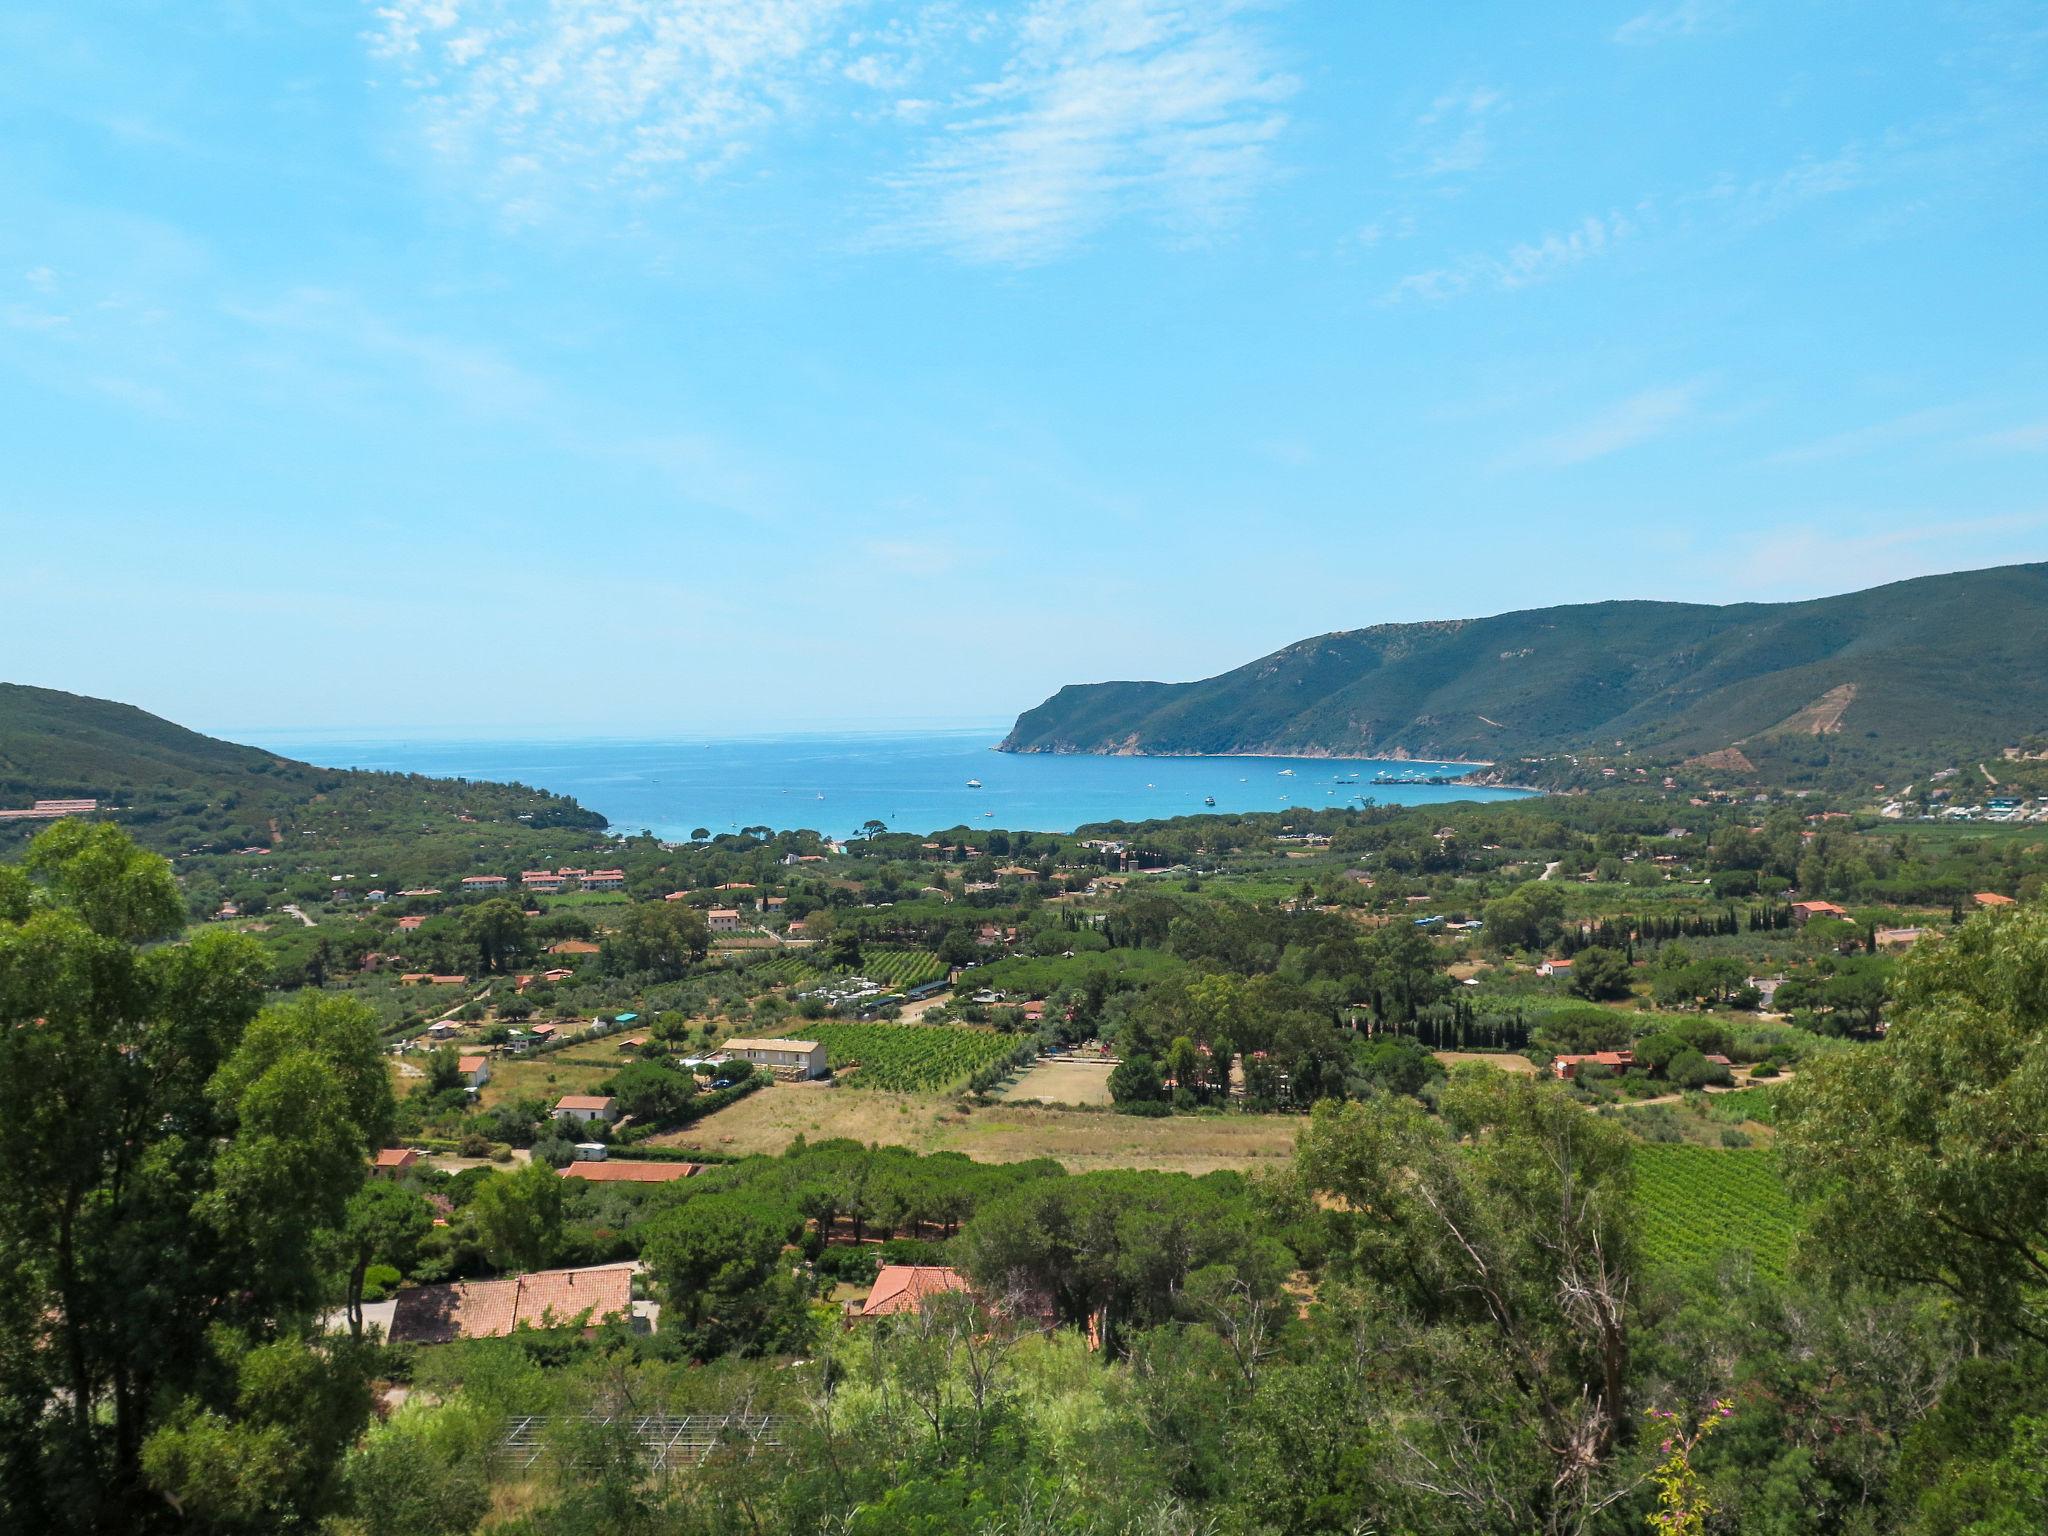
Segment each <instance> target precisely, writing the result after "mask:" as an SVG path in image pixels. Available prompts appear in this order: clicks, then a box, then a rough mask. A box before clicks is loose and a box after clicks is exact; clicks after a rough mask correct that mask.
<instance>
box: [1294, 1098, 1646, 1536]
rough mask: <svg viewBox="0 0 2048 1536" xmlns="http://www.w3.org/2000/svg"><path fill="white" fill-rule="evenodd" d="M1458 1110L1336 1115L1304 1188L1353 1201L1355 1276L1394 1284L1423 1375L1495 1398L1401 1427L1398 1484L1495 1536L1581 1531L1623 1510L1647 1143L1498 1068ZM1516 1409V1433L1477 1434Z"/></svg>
mask: <svg viewBox="0 0 2048 1536" xmlns="http://www.w3.org/2000/svg"><path fill="white" fill-rule="evenodd" d="M1442 1102H1443V1109H1444V1116H1443V1119H1442V1120H1441V1121H1439V1120H1437V1119H1436V1118H1434V1117H1432V1116H1430V1115H1429V1114H1427V1113H1426V1112H1425V1111H1424V1110H1423V1109H1422V1108H1421V1107H1420V1106H1419V1105H1417V1104H1415V1103H1414V1102H1413V1101H1411V1100H1407V1099H1397V1098H1378V1099H1373V1100H1369V1101H1364V1102H1353V1103H1348V1104H1341V1105H1340V1104H1334V1103H1332V1104H1322V1105H1318V1106H1317V1108H1316V1110H1315V1113H1314V1114H1313V1115H1312V1116H1311V1118H1310V1120H1309V1125H1308V1129H1307V1131H1306V1132H1305V1133H1304V1135H1303V1137H1302V1142H1301V1150H1300V1153H1299V1156H1298V1158H1297V1176H1298V1177H1299V1178H1300V1179H1301V1180H1302V1182H1303V1185H1304V1187H1305V1189H1306V1191H1307V1192H1308V1193H1309V1194H1310V1195H1312V1196H1313V1197H1316V1198H1317V1199H1319V1200H1324V1201H1327V1200H1329V1199H1330V1198H1331V1197H1334V1198H1335V1200H1336V1201H1337V1202H1338V1210H1337V1214H1336V1216H1335V1218H1334V1220H1335V1228H1336V1232H1337V1242H1338V1253H1337V1256H1336V1270H1337V1273H1338V1274H1339V1275H1350V1276H1356V1277H1359V1278H1361V1279H1366V1280H1369V1281H1371V1282H1372V1283H1374V1284H1376V1285H1378V1286H1380V1287H1381V1288H1382V1289H1383V1290H1384V1291H1385V1293H1386V1294H1387V1295H1388V1297H1389V1298H1390V1299H1391V1300H1392V1301H1393V1302H1394V1303H1395V1304H1396V1305H1397V1306H1398V1308H1399V1309H1400V1316H1401V1318H1402V1320H1403V1322H1404V1323H1405V1325H1406V1330H1407V1332H1406V1344H1407V1348H1408V1349H1410V1350H1412V1351H1413V1352H1415V1355H1416V1356H1417V1357H1418V1363H1419V1368H1421V1369H1423V1370H1424V1371H1425V1372H1430V1367H1429V1366H1428V1364H1427V1363H1426V1362H1427V1361H1428V1360H1429V1359H1430V1358H1431V1357H1432V1356H1435V1355H1440V1356H1441V1359H1440V1361H1439V1365H1440V1367H1441V1370H1440V1371H1439V1372H1431V1374H1440V1375H1441V1376H1442V1377H1443V1378H1444V1379H1445V1380H1446V1381H1447V1382H1457V1383H1458V1384H1459V1387H1458V1389H1459V1390H1469V1391H1471V1392H1472V1393H1474V1394H1475V1395H1474V1397H1473V1400H1472V1404H1471V1405H1469V1411H1466V1409H1464V1408H1461V1406H1459V1405H1451V1404H1446V1405H1445V1406H1444V1409H1443V1411H1442V1412H1441V1413H1439V1412H1425V1413H1420V1414H1416V1415H1413V1416H1412V1418H1411V1419H1410V1420H1409V1421H1408V1422H1406V1423H1404V1424H1403V1425H1402V1426H1400V1428H1399V1429H1398V1431H1397V1439H1396V1446H1397V1453H1396V1455H1395V1456H1394V1465H1395V1467H1396V1468H1397V1472H1396V1475H1397V1476H1400V1477H1403V1478H1406V1479H1409V1480H1411V1481H1412V1484H1413V1486H1415V1487H1416V1488H1417V1489H1418V1490H1419V1491H1422V1492H1425V1493H1428V1494H1430V1495H1431V1496H1432V1497H1444V1498H1451V1499H1454V1500H1456V1501H1458V1502H1460V1503H1461V1504H1463V1505H1465V1506H1466V1512H1467V1518H1468V1520H1469V1521H1471V1522H1472V1524H1473V1525H1474V1526H1475V1527H1478V1528H1486V1529H1495V1528H1498V1529H1504V1530H1543V1531H1548V1532H1566V1531H1576V1530H1580V1529H1582V1528H1583V1526H1584V1524H1585V1522H1586V1520H1587V1519H1588V1518H1589V1517H1590V1514H1591V1512H1592V1511H1593V1510H1595V1509H1597V1508H1599V1507H1601V1506H1602V1505H1604V1504H1605V1503H1606V1502H1607V1501H1609V1500H1610V1499H1611V1498H1613V1497H1616V1496H1618V1490H1617V1484H1616V1483H1615V1481H1614V1480H1613V1470H1612V1464H1613V1459H1614V1453H1615V1449H1616V1445H1617V1441H1618V1439H1619V1437H1620V1435H1621V1430H1622V1424H1623V1422H1624V1420H1625V1416H1626V1412H1627V1396H1628V1363H1629V1349H1630V1327H1631V1318H1630V1307H1629V1292H1630V1284H1631V1278H1632V1272H1633V1267H1634V1260H1633V1243H1632V1238H1631V1227H1630V1223H1631V1220H1632V1208H1631V1198H1632V1193H1633V1163H1632V1161H1631V1156H1630V1140H1629V1138H1628V1136H1627V1134H1626V1133H1625V1132H1623V1131H1620V1130H1618V1129H1616V1128H1615V1127H1613V1126H1610V1125H1608V1124H1606V1123H1604V1122H1602V1121H1600V1120H1598V1119H1597V1118H1595V1117H1594V1116H1592V1115H1588V1114H1586V1113H1585V1112H1584V1111H1583V1110H1582V1109H1580V1108H1579V1107H1578V1106H1577V1104H1575V1103H1574V1102H1573V1101H1572V1099H1571V1098H1570V1097H1569V1095H1567V1094H1566V1093H1564V1092H1563V1091H1561V1090H1560V1089H1558V1088H1557V1087H1556V1086H1555V1085H1552V1084H1547V1083H1539V1082H1534V1081H1531V1080H1527V1079H1521V1078H1514V1077H1510V1076H1509V1075H1508V1074H1507V1073H1504V1072H1496V1071H1493V1070H1492V1069H1490V1068H1487V1067H1469V1068H1465V1069H1462V1070H1460V1071H1458V1072H1456V1073H1453V1074H1452V1076H1451V1080H1450V1083H1449V1085H1448V1086H1447V1087H1446V1088H1445V1090H1444V1093H1443V1100H1442ZM1461 1138H1462V1141H1463V1144H1462V1145H1461V1144H1460V1140H1461ZM1447 1325H1460V1326H1458V1327H1451V1326H1447ZM1465 1330H1479V1331H1480V1332H1481V1333H1483V1334H1484V1335H1485V1336H1488V1337H1490V1339H1491V1340H1492V1343H1493V1346H1494V1348H1493V1351H1492V1352H1491V1354H1489V1355H1484V1356H1482V1355H1476V1354H1474V1353H1473V1352H1472V1351H1471V1350H1470V1349H1469V1348H1467V1346H1466V1343H1465V1342H1464V1333H1465ZM1503 1403H1506V1404H1511V1405H1512V1407H1511V1408H1510V1409H1509V1411H1508V1414H1507V1417H1506V1418H1505V1419H1501V1420H1499V1421H1498V1426H1497V1428H1496V1429H1494V1430H1493V1431H1491V1432H1489V1433H1487V1434H1483V1435H1482V1434H1479V1433H1476V1432H1474V1431H1475V1429H1476V1422H1477V1421H1478V1420H1479V1417H1480V1414H1482V1413H1484V1414H1485V1415H1488V1416H1493V1415H1495V1414H1496V1413H1497V1411H1498V1408H1499V1406H1500V1405H1501V1404H1503ZM1529 1426H1533V1427H1534V1428H1535V1430H1536V1431H1537V1434H1536V1439H1535V1442H1534V1443H1533V1445H1532V1444H1531V1443H1530V1442H1529V1441H1528V1440H1527V1438H1526V1433H1527V1428H1528V1427H1529ZM1532 1457H1534V1458H1535V1459H1534V1460H1533V1461H1532ZM1625 1486H1626V1485H1625V1484H1620V1485H1619V1487H1621V1488H1625Z"/></svg>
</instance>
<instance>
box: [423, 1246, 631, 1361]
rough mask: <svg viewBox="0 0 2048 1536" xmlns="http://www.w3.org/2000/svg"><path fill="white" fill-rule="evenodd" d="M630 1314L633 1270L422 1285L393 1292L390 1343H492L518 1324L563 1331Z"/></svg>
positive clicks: (552, 1272)
mask: <svg viewBox="0 0 2048 1536" xmlns="http://www.w3.org/2000/svg"><path fill="white" fill-rule="evenodd" d="M632 1312H633V1269H632V1266H631V1265H629V1264H603V1265H598V1266H596V1267H595V1268H591V1269H547V1270H541V1271H539V1272H538V1273H535V1274H531V1275H515V1276H512V1277H511V1278H509V1279H504V1280H465V1281H458V1282H456V1283H455V1284H453V1285H422V1286H417V1287H415V1288H414V1289H412V1290H407V1291H400V1292H399V1293H398V1298H397V1305H396V1306H395V1307H394V1308H393V1309H392V1317H391V1340H392V1342H393V1343H398V1342H402V1341H407V1340H411V1341H414V1342H417V1343H421V1344H445V1343H447V1342H448V1341H449V1340H451V1339H495V1338H501V1337H503V1336H504V1335H506V1334H508V1333H510V1332H512V1330H513V1329H515V1328H518V1327H520V1326H522V1325H524V1326H526V1327H531V1328H544V1327H551V1326H552V1327H563V1326H566V1325H568V1324H571V1323H574V1322H576V1321H577V1320H578V1319H584V1320H585V1321H587V1322H588V1323H592V1324H595V1323H601V1322H605V1321H607V1320H609V1319H611V1318H614V1317H630V1316H631V1315H632Z"/></svg>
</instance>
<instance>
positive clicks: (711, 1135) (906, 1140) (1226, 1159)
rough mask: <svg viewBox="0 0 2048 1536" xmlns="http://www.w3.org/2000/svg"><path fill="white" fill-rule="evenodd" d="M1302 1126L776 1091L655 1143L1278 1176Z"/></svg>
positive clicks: (801, 1086) (820, 1087)
mask: <svg viewBox="0 0 2048 1536" xmlns="http://www.w3.org/2000/svg"><path fill="white" fill-rule="evenodd" d="M1301 1125H1302V1122H1301V1120H1300V1119H1299V1118H1297V1117H1295V1116H1291V1115H1173V1116H1169V1117H1168V1118H1166V1119H1163V1120H1144V1119H1139V1118H1137V1117H1135V1116H1132V1115H1116V1114H1108V1113H1105V1112H1103V1111H1100V1110H1076V1109H1066V1110H1061V1109H1045V1108H1041V1107H1039V1106H1037V1105H1031V1104H1004V1105H1001V1106H1000V1107H996V1108H989V1109H975V1110H968V1111H962V1110H961V1109H959V1108H958V1107H957V1106H955V1105H954V1104H953V1103H952V1102H950V1101H949V1100H946V1099H942V1098H935V1097H932V1096H930V1095H926V1094H910V1093H883V1092H876V1091H869V1092H867V1093H856V1092H853V1091H850V1090H849V1089H847V1088H846V1087H844V1086H833V1085H831V1084H827V1083H783V1084H778V1085H776V1086H775V1087H773V1088H767V1089H763V1090H761V1091H760V1092H758V1093H752V1094H749V1095H748V1096H747V1097H746V1098H744V1099H741V1100H740V1101H739V1102H738V1103H737V1104H732V1105H728V1106H727V1107H726V1108H724V1109H721V1110H719V1111H718V1112H717V1113H716V1114H713V1115H709V1116H706V1117H705V1118H704V1119H702V1120H700V1121H698V1122H697V1123H696V1124H695V1125H692V1126H688V1127H686V1128H685V1129H683V1130H680V1131H675V1132H671V1133H670V1134H668V1135H666V1136H657V1137H656V1138H655V1140H656V1141H657V1142H661V1143H663V1144H666V1145H668V1146H678V1147H696V1148H700V1149H704V1150H709V1151H715V1152H732V1153H740V1154H747V1153H754V1152H766V1153H778V1152H781V1151H783V1150H784V1149H785V1148H786V1147H788V1146H789V1144H790V1143H791V1142H792V1141H794V1140H796V1138H797V1137H799V1136H803V1137H805V1138H807V1139H809V1140H811V1141H820V1140H825V1139H829V1138H832V1137H840V1136H843V1137H848V1138H850V1139H852V1140H854V1141H859V1142H865V1143H870V1144H880V1145H883V1146H897V1147H909V1148H911V1149H912V1150H913V1151H917V1152H926V1153H929V1152H962V1153H965V1154H966V1155H967V1156H969V1157H971V1158H973V1159H975V1160H976V1161H977V1162H984V1163H1015V1162H1024V1161H1027V1160H1029V1159H1031V1158H1034V1157H1050V1158H1054V1159H1056V1160H1058V1161H1059V1162H1061V1163H1063V1164H1065V1165H1066V1167H1068V1168H1069V1169H1071V1170H1072V1171H1074V1172H1076V1173H1085V1172H1089V1171H1092V1170H1095V1169H1100V1168H1161V1169H1166V1170H1168V1171H1171V1172H1178V1173H1194V1174H1202V1173H1213V1172H1215V1171H1216V1170H1217V1169H1219V1168H1240V1169H1247V1170H1249V1169H1256V1168H1278V1167H1281V1166H1283V1165H1284V1164H1285V1163H1286V1162H1287V1160H1288V1159H1289V1158H1290V1157H1292V1156H1293V1155H1294V1138H1295V1133H1296V1132H1297V1131H1298V1130H1300V1128H1301Z"/></svg>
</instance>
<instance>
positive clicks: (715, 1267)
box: [640, 1194, 803, 1328]
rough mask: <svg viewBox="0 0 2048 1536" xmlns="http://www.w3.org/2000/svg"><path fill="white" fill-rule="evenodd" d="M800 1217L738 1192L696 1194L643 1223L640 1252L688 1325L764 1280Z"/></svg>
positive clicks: (792, 1233)
mask: <svg viewBox="0 0 2048 1536" xmlns="http://www.w3.org/2000/svg"><path fill="white" fill-rule="evenodd" d="M802 1226H803V1218H802V1217H801V1216H799V1215H798V1214H797V1213H796V1212H794V1211H792V1210H789V1209H786V1208H784V1207H781V1206H774V1205H764V1204H761V1203H760V1202H758V1201H757V1200H753V1199H749V1198H746V1197H745V1196H742V1195H736V1194H731V1195H719V1194H713V1195H698V1196H697V1197H696V1198H694V1199H692V1200H690V1201H689V1202H688V1203H687V1204H684V1205H682V1206H679V1207H678V1208H677V1209H675V1210H673V1211H670V1212H668V1213H667V1214H665V1215H662V1216H658V1217H656V1218H655V1219H654V1220H653V1221H651V1222H649V1223H648V1225H647V1230H646V1235H645V1239H644V1241H643V1242H642V1244H641V1250H640V1251H641V1254H642V1256H643V1257H644V1258H645V1259H646V1261H647V1263H648V1266H649V1267H650V1268H651V1269H652V1270H653V1271H654V1273H655V1275H656V1276H657V1277H658V1278H659V1279H660V1281H661V1283H662V1287H663V1289H664V1291H665V1292H666V1294H667V1295H668V1297H669V1298H670V1305H671V1306H673V1307H675V1308H676V1309H677V1310H678V1311H679V1312H680V1313H681V1314H682V1316H683V1317H684V1318H685V1319H687V1321H688V1324H689V1326H690V1327H692V1328H695V1327H696V1326H698V1324H699V1323H701V1322H702V1321H703V1320H704V1318H705V1316H706V1314H707V1311H708V1312H709V1313H710V1314H712V1315H716V1314H717V1313H718V1311H719V1310H720V1309H721V1308H723V1307H726V1306H728V1305H731V1304H732V1303H733V1302H735V1301H737V1300H739V1299H740V1298H742V1297H744V1296H745V1295H746V1293H747V1292H749V1291H751V1290H753V1289H755V1288H756V1287H758V1286H760V1285H761V1284H762V1283H763V1282H765V1281H766V1280H767V1279H768V1276H769V1274H770V1273H771V1272H772V1271H773V1269H774V1268H775V1262H776V1260H777V1258H778V1257H780V1255H781V1253H782V1249H783V1245H784V1244H785V1243H788V1242H789V1241H790V1240H791V1239H792V1238H794V1237H795V1236H796V1234H797V1233H798V1232H799V1231H800V1230H801V1229H802Z"/></svg>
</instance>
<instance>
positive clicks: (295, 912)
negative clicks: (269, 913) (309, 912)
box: [279, 903, 320, 928]
mask: <svg viewBox="0 0 2048 1536" xmlns="http://www.w3.org/2000/svg"><path fill="white" fill-rule="evenodd" d="M279 910H280V911H284V912H289V913H291V915H292V916H293V917H296V918H297V919H298V920H299V921H300V922H302V923H304V924H305V925H306V926H307V927H308V928H317V927H319V926H320V925H319V924H318V923H316V922H314V921H313V919H311V918H310V917H308V916H306V914H305V913H303V912H301V911H300V910H299V909H298V908H297V907H295V906H292V905H290V904H289V903H287V904H286V905H285V906H283V907H282V908H280V909H279Z"/></svg>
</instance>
